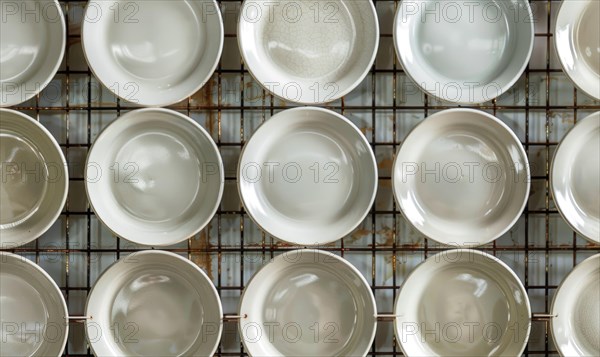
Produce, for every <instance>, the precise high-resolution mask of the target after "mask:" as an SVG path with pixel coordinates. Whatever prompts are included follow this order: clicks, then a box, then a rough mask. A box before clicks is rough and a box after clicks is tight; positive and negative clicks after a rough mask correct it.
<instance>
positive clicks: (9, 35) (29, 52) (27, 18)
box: [0, 0, 66, 107]
mask: <svg viewBox="0 0 600 357" xmlns="http://www.w3.org/2000/svg"><path fill="white" fill-rule="evenodd" d="M0 6H2V21H0V39H1V40H0V50H1V51H2V57H1V58H0V107H8V106H11V105H17V104H19V103H22V102H24V101H26V100H29V99H31V98H33V97H35V96H36V95H37V94H38V93H39V92H41V91H42V89H44V88H45V87H46V86H47V85H48V83H50V81H51V80H52V78H53V77H54V75H55V74H56V71H58V68H59V66H60V64H61V62H62V59H63V55H64V52H65V43H66V26H65V19H64V15H63V12H62V8H61V7H60V5H59V3H58V1H56V0H15V1H12V0H11V1H4V0H3V1H2V3H1V5H0Z"/></svg>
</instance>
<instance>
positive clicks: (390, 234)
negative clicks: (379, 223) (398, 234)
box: [377, 226, 394, 246]
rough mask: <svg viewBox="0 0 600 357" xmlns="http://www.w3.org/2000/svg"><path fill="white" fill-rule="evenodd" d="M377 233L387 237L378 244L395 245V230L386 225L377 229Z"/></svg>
mask: <svg viewBox="0 0 600 357" xmlns="http://www.w3.org/2000/svg"><path fill="white" fill-rule="evenodd" d="M377 234H379V235H380V236H382V237H384V238H385V241H384V242H383V243H377V245H378V246H393V245H394V230H393V229H391V228H390V227H387V226H384V227H383V228H381V229H380V230H378V231H377Z"/></svg>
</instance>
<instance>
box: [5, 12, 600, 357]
mask: <svg viewBox="0 0 600 357" xmlns="http://www.w3.org/2000/svg"><path fill="white" fill-rule="evenodd" d="M373 1H374V3H375V5H376V8H377V11H378V15H379V21H380V28H381V41H380V48H379V53H378V56H377V60H376V63H375V65H374V66H373V68H372V70H371V71H370V73H369V75H368V76H367V78H366V79H365V80H364V81H363V83H362V84H361V85H360V86H359V88H357V89H356V90H355V91H353V92H352V93H351V94H349V95H347V96H346V97H345V98H343V99H342V100H338V101H336V102H333V103H330V104H329V105H327V107H328V108H330V109H332V110H335V111H337V112H340V113H342V114H344V115H346V116H347V117H348V118H349V119H350V120H352V121H353V122H354V123H355V124H357V125H358V126H359V127H360V128H361V130H362V131H363V133H364V134H365V135H366V136H367V138H368V139H369V141H370V142H371V144H372V147H373V150H374V151H375V154H376V157H377V161H378V165H379V174H380V177H379V191H378V195H377V199H376V203H375V205H374V207H373V209H372V210H371V212H370V214H369V216H368V217H367V218H366V219H365V221H364V222H363V223H362V225H361V227H360V228H359V229H358V230H357V231H356V232H355V233H353V234H352V235H351V236H349V237H347V238H345V239H344V240H342V241H340V242H338V243H335V244H331V245H327V246H324V247H321V248H322V249H326V250H330V251H332V252H334V253H336V254H340V255H342V256H344V258H346V259H348V260H349V261H350V262H352V263H353V264H354V265H355V266H356V267H357V268H358V269H359V270H360V271H361V272H362V273H363V274H364V275H365V277H366V278H367V280H368V281H369V282H370V284H371V287H372V289H373V292H374V294H375V297H376V301H377V305H378V310H379V313H380V314H390V313H391V311H392V306H393V301H394V299H395V297H396V294H397V290H398V288H399V286H400V285H401V284H402V281H403V279H404V278H405V277H406V276H407V274H408V273H409V272H410V271H411V270H412V269H413V268H414V267H415V266H416V265H417V264H418V263H419V262H421V261H422V260H423V259H425V258H426V257H427V256H429V255H431V254H433V253H435V252H438V251H440V250H443V249H445V248H444V247H440V246H438V245H436V244H435V243H433V242H431V241H428V240H427V239H425V238H424V237H422V236H420V235H419V234H418V233H416V232H414V231H412V230H411V229H410V228H409V227H408V225H407V224H406V222H404V220H403V218H402V216H401V214H400V213H399V211H398V208H397V207H396V205H395V203H394V200H393V195H392V191H391V182H390V179H391V177H390V175H391V170H390V169H391V163H392V161H393V155H394V152H395V151H396V150H397V147H398V144H399V143H401V141H402V139H403V138H404V137H405V136H406V134H407V132H408V131H409V130H410V129H411V128H412V127H413V126H414V125H415V124H416V123H418V122H419V121H420V120H422V119H423V118H424V117H426V116H428V115H430V114H432V113H434V112H436V111H439V110H443V109H447V108H451V107H456V105H453V104H451V103H446V102H440V101H437V100H435V99H432V98H431V97H427V96H425V95H423V94H422V93H420V92H419V91H418V90H416V87H415V86H414V85H412V83H411V82H410V80H409V79H408V78H407V76H406V75H405V74H404V72H403V71H402V69H401V68H400V66H399V64H398V63H397V60H396V57H395V54H394V49H393V42H392V35H391V33H392V20H393V16H394V12H395V9H396V6H397V2H398V1H384V0H373ZM219 3H220V5H221V7H222V12H223V18H224V21H225V32H226V37H225V48H224V51H223V56H222V59H221V63H220V65H219V67H218V69H217V71H216V73H215V74H214V75H213V77H212V79H211V80H210V82H209V83H208V84H207V85H206V86H205V87H204V88H203V89H202V90H200V91H199V92H198V93H196V94H195V95H193V96H192V97H191V98H189V99H188V100H187V101H184V102H181V103H178V104H177V105H174V106H172V109H175V110H178V111H181V112H182V113H185V114H187V115H190V116H191V117H192V118H194V119H195V120H197V121H198V122H200V123H201V124H202V125H203V126H204V127H205V128H206V129H207V130H208V131H209V132H210V133H211V134H212V136H213V138H214V139H215V141H216V142H217V145H218V147H219V149H220V151H221V154H222V156H223V160H224V163H225V169H226V183H225V194H224V198H223V202H222V204H221V207H220V209H219V211H218V213H217V215H216V216H215V217H214V219H213V220H212V222H211V224H210V225H209V227H208V228H206V229H205V230H204V231H203V232H201V233H200V234H199V235H197V236H195V237H192V238H190V239H189V240H188V241H187V242H184V243H182V244H179V245H176V246H172V247H169V248H167V249H166V250H170V251H174V252H177V253H179V254H182V255H185V256H187V257H188V258H189V259H191V260H192V261H194V262H195V263H196V264H198V265H199V266H201V267H202V268H203V269H204V270H205V271H206V272H207V273H208V275H209V276H210V277H211V278H212V280H213V281H214V283H215V285H216V287H217V290H218V292H219V294H220V296H221V300H222V302H223V307H224V311H225V313H226V315H227V314H233V315H235V314H236V312H237V311H236V310H237V305H238V301H239V296H240V294H241V291H242V290H243V288H244V285H245V284H246V283H247V281H248V279H249V278H250V277H251V276H252V275H253V273H254V272H256V271H257V269H258V268H260V266H261V265H262V264H264V263H266V262H268V261H269V260H270V259H271V257H273V256H274V255H276V254H279V253H280V252H282V251H286V250H290V249H293V248H294V247H292V246H289V245H287V244H285V243H283V242H280V241H277V240H275V239H273V238H271V237H269V236H266V235H265V234H264V233H262V232H261V231H260V230H259V229H258V228H257V227H256V225H255V224H254V223H253V222H252V221H251V220H250V219H249V218H248V216H247V215H246V214H245V213H244V210H243V208H242V207H241V205H240V201H239V197H238V193H237V190H236V188H235V167H236V163H237V159H238V156H239V152H240V149H241V147H242V146H243V144H244V142H245V141H246V140H247V139H248V138H249V137H250V136H251V134H252V132H253V131H254V130H255V129H256V127H257V126H258V125H259V124H260V123H261V122H262V121H264V120H265V119H267V118H269V117H270V116H271V115H273V114H274V113H276V112H278V111H280V110H283V109H285V108H288V107H290V106H292V104H290V103H286V102H283V101H280V100H279V99H276V98H273V97H272V96H270V95H268V94H267V93H265V92H264V91H263V90H262V89H260V87H259V85H258V84H257V83H256V82H255V81H254V80H253V79H252V77H251V76H250V74H249V73H248V71H247V70H246V69H245V68H244V65H243V64H242V63H241V60H240V55H239V51H238V48H237V39H236V35H235V29H236V22H237V16H238V12H239V8H240V5H241V2H240V1H235V0H219ZM530 3H531V6H532V9H533V11H534V21H535V32H536V34H535V46H534V54H533V56H532V59H531V62H530V64H529V66H528V68H527V70H526V72H525V73H524V75H523V76H522V78H521V79H520V80H519V81H518V83H517V84H516V85H515V86H514V87H513V88H512V89H511V90H510V91H509V92H508V93H506V94H505V95H503V96H502V97H500V98H498V99H496V100H494V101H491V102H489V103H485V104H483V105H480V106H478V108H480V109H482V110H485V111H488V112H490V113H493V114H494V115H496V116H497V117H499V118H500V119H501V120H503V121H504V122H506V123H507V124H508V125H509V126H510V127H511V128H512V129H513V130H514V131H515V132H516V134H517V136H518V137H519V138H520V139H521V140H522V142H523V144H524V146H525V148H526V150H527V153H528V155H529V159H530V162H531V164H532V168H531V172H532V188H531V196H530V200H529V203H528V206H527V208H526V211H525V212H524V213H523V215H522V217H521V218H520V219H519V221H518V223H517V224H516V225H515V226H514V227H513V228H512V229H511V230H510V232H508V233H507V234H506V235H504V236H503V237H501V238H500V239H498V240H496V241H495V242H493V243H491V244H489V245H486V246H485V247H483V248H481V249H482V250H484V251H488V252H490V253H492V254H494V255H496V256H498V257H499V258H500V259H501V260H503V261H504V262H506V263H507V264H508V265H509V266H510V267H511V268H512V269H513V270H515V272H516V273H517V275H518V276H519V277H520V278H521V279H522V282H523V283H524V285H525V287H526V289H527V291H528V293H529V298H530V301H531V304H532V310H533V311H534V313H535V314H534V315H535V316H534V322H533V327H532V333H531V338H530V342H529V345H528V348H527V349H526V351H525V355H546V356H548V355H555V354H556V350H555V347H554V346H553V344H552V341H551V337H550V336H549V323H548V319H547V316H544V314H545V313H547V312H548V311H549V307H550V306H549V305H550V303H551V301H552V296H553V294H554V291H555V289H556V287H557V285H558V284H559V282H560V281H561V280H562V279H563V278H564V276H565V275H566V274H567V273H568V272H569V271H570V270H571V269H572V267H573V266H574V265H575V264H576V263H578V262H580V261H581V260H583V259H585V258H586V257H588V256H590V255H592V254H595V253H598V252H599V251H600V247H598V246H594V245H591V244H590V243H588V242H587V241H585V240H584V239H582V238H581V237H578V236H577V235H576V234H575V233H574V232H573V231H572V230H571V229H570V228H569V227H568V225H567V224H566V223H565V222H564V221H563V220H562V218H561V217H560V215H559V214H558V212H557V210H556V208H555V207H554V205H553V202H552V198H551V195H550V194H549V192H548V172H549V167H550V160H551V157H552V154H553V151H554V149H555V147H556V144H557V143H558V142H559V141H560V139H561V138H562V137H563V136H564V134H565V132H566V131H567V130H568V129H569V128H570V127H572V126H573V125H574V123H575V122H576V121H577V119H581V118H583V117H585V116H586V115H587V114H589V113H592V112H594V111H598V110H600V102H598V101H593V100H592V99H590V98H588V97H586V96H585V95H584V94H583V93H582V92H580V91H577V90H576V89H575V88H574V87H573V85H572V84H571V83H570V81H569V80H568V78H567V77H566V76H565V75H564V74H563V73H562V71H561V69H560V65H559V63H558V60H557V58H556V55H555V51H554V48H553V44H552V28H553V21H554V19H555V16H556V10H557V8H558V6H559V4H560V2H559V1H558V0H530ZM61 4H62V5H63V9H64V11H65V14H66V15H67V27H68V33H67V36H68V44H67V50H66V53H65V60H64V63H63V64H62V66H61V69H60V71H59V72H58V74H57V75H56V77H55V78H54V80H53V81H52V83H51V84H50V85H49V86H48V87H47V88H46V89H45V90H44V91H43V92H42V93H41V94H40V95H39V96H37V97H36V98H34V99H32V100H30V101H29V102H27V103H24V104H21V105H20V106H18V107H16V108H15V109H17V110H21V111H23V112H25V113H28V114H30V115H32V116H33V117H34V118H37V119H38V120H39V121H40V122H42V124H44V125H45V126H46V127H47V128H48V129H49V130H50V131H51V132H52V134H53V135H54V136H55V137H56V139H57V140H58V141H59V143H60V144H61V147H62V148H63V150H64V152H65V155H66V157H67V161H68V163H69V171H70V175H71V180H70V193H69V197H68V200H67V204H66V206H65V208H64V211H63V214H62V215H61V217H60V219H59V220H58V221H57V222H56V224H55V225H54V226H53V227H52V228H51V229H50V231H48V232H47V233H46V234H45V235H44V236H42V237H41V238H40V239H38V240H36V241H35V242H33V243H31V244H29V245H27V246H24V247H21V248H18V249H14V250H12V251H15V252H16V253H18V254H21V255H24V256H26V257H28V258H30V259H32V260H34V261H35V262H37V263H38V264H39V265H40V266H42V268H44V269H45V270H46V271H48V272H49V274H50V275H51V276H52V277H53V278H54V279H55V281H56V282H57V284H58V285H59V286H60V287H61V290H62V291H63V292H64V295H65V297H66V299H67V303H68V307H69V311H70V314H71V315H72V316H80V315H82V314H83V312H84V311H83V309H84V306H85V299H86V296H87V293H88V291H89V289H90V287H91V286H92V285H93V284H94V282H95V279H96V278H97V277H98V275H99V274H100V273H101V272H102V271H103V270H104V269H106V268H107V267H108V266H109V265H110V264H111V263H112V262H114V261H115V260H117V259H119V258H120V257H123V256H125V255H127V254H129V253H131V252H134V251H136V250H139V249H145V248H147V247H142V246H137V245H133V244H132V243H130V242H128V241H125V240H121V239H119V238H116V237H114V236H112V235H111V234H110V232H108V230H107V229H106V228H104V227H103V226H102V225H101V224H100V223H99V221H98V220H97V218H96V217H95V216H94V213H93V212H92V211H91V210H90V207H89V204H88V202H87V199H86V196H85V190H84V182H83V165H84V162H85V157H86V154H87V150H88V149H89V147H90V144H91V143H92V142H93V140H94V138H95V137H96V136H97V135H98V133H99V131H100V130H101V129H102V128H103V127H105V126H106V125H107V124H108V123H109V122H110V121H112V120H114V119H115V118H116V117H117V116H118V115H120V114H121V113H123V112H125V111H128V110H131V109H133V108H134V106H132V105H130V104H128V103H124V102H121V101H120V100H118V99H117V98H115V97H114V96H113V95H112V94H111V93H110V92H109V91H108V90H107V89H105V88H103V87H102V86H101V85H100V84H99V82H98V81H97V80H96V79H95V78H94V76H93V75H92V74H91V72H90V70H89V68H88V67H87V65H86V63H85V60H84V58H83V55H82V50H81V43H80V24H81V21H82V17H83V16H82V15H83V8H84V6H85V1H61ZM243 354H244V350H243V347H242V346H241V343H240V340H239V335H238V333H237V323H235V322H225V324H224V333H223V339H222V343H221V345H220V347H219V349H218V352H217V355H218V356H238V355H243ZM400 354H401V352H400V349H399V347H398V346H397V344H396V343H395V341H394V332H393V324H392V323H389V322H386V321H381V322H380V323H379V325H378V331H377V336H376V339H375V342H374V344H373V347H372V349H371V352H370V355H378V356H386V355H390V356H395V355H400ZM65 355H66V356H89V355H90V351H89V349H88V347H87V344H86V341H85V335H84V329H83V324H82V323H81V321H75V320H74V321H72V323H71V326H70V335H69V342H68V345H67V348H66V350H65Z"/></svg>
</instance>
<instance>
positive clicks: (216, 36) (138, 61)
mask: <svg viewBox="0 0 600 357" xmlns="http://www.w3.org/2000/svg"><path fill="white" fill-rule="evenodd" d="M81 40H82V45H83V50H84V54H85V57H86V59H87V61H88V64H89V66H90V68H91V69H92V71H93V72H94V74H95V75H96V77H98V79H99V80H100V81H101V82H102V84H104V86H106V87H107V88H108V89H109V90H110V91H112V92H113V93H114V94H115V95H117V96H119V97H121V98H122V99H125V100H127V101H129V102H133V103H137V104H140V105H144V106H166V105H170V104H174V103H177V102H180V101H182V100H184V99H186V98H187V97H189V96H191V95H192V94H194V93H195V92H196V91H197V90H199V89H200V88H201V87H202V86H203V85H204V84H206V82H207V81H208V80H209V79H210V77H211V76H212V74H213V72H214V70H215V68H216V67H217V64H218V63H219V59H220V58H221V51H222V49H223V20H222V18H221V12H220V10H219V6H218V4H217V3H216V1H214V0H185V1H182V0H177V1H164V0H153V1H140V0H99V1H90V2H89V3H88V5H87V8H86V11H85V18H84V20H83V25H82V28H81Z"/></svg>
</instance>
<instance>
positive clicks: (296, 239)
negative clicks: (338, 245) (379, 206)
mask: <svg viewBox="0 0 600 357" xmlns="http://www.w3.org/2000/svg"><path fill="white" fill-rule="evenodd" d="M238 188H239V191H240V196H241V198H242V203H243V205H244V207H245V208H246V211H247V212H248V214H249V215H250V217H252V219H253V220H254V221H255V222H256V223H257V224H258V225H259V226H260V227H261V228H262V229H263V230H265V231H266V232H267V233H269V234H270V235H272V236H274V237H276V238H279V239H282V240H285V241H287V242H291V243H295V244H299V245H303V246H308V245H319V244H327V243H331V242H333V241H336V240H338V239H340V238H343V237H344V236H346V235H347V234H350V233H351V232H352V231H353V230H354V229H355V228H356V227H358V225H359V224H360V223H361V222H362V220H363V219H364V218H365V217H366V215H367V213H368V212H369V210H370V209H371V206H372V205H373V201H374V200H375V194H376V192H377V164H376V161H375V156H374V155H373V151H372V150H371V146H370V145H369V143H368V141H367V139H366V138H365V136H364V135H363V134H362V133H361V132H360V130H359V129H358V128H357V127H356V126H355V125H354V124H352V123H351V122H350V121H349V120H348V119H346V118H345V117H343V116H341V115H339V114H337V113H335V112H332V111H330V110H327V109H322V108H314V107H302V108H294V109H288V110H285V111H283V112H280V113H277V114H276V115H274V116H273V117H272V118H270V119H269V120H267V121H266V122H265V123H264V124H262V125H261V126H260V127H259V128H258V130H257V131H256V132H255V133H254V134H253V135H252V137H251V138H250V140H249V141H248V142H247V143H246V145H244V148H243V149H242V153H241V155H240V161H239V163H238Z"/></svg>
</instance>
